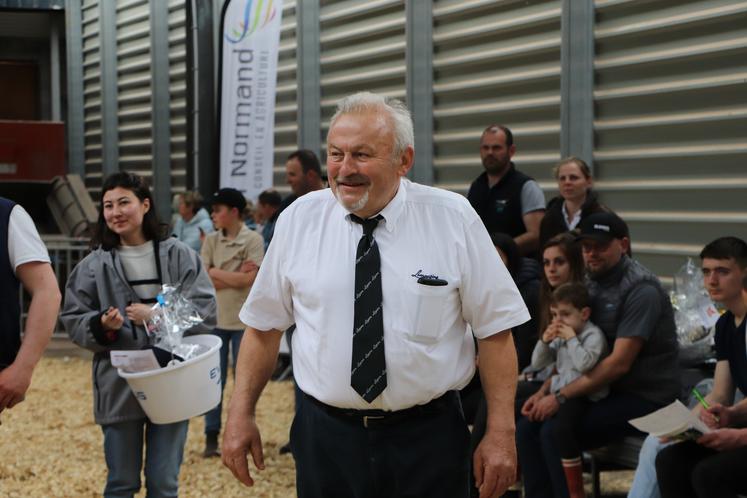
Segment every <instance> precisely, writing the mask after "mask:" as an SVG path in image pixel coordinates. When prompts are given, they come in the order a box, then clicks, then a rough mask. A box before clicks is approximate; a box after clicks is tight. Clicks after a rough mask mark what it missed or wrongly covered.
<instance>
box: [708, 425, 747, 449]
mask: <svg viewBox="0 0 747 498" xmlns="http://www.w3.org/2000/svg"><path fill="white" fill-rule="evenodd" d="M696 442H697V443H698V444H702V445H703V446H705V447H706V448H711V449H712V450H716V451H728V450H734V449H737V448H741V447H742V446H745V445H746V444H747V430H745V429H716V430H715V431H713V432H709V433H708V434H703V435H702V436H700V437H699V438H698V439H697V441H696Z"/></svg>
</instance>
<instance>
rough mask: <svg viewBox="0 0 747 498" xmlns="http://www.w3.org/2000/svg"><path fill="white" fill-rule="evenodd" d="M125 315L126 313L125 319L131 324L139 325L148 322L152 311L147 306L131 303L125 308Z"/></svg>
mask: <svg viewBox="0 0 747 498" xmlns="http://www.w3.org/2000/svg"><path fill="white" fill-rule="evenodd" d="M125 313H127V318H129V319H130V321H131V322H135V323H138V324H139V323H141V322H144V321H146V320H149V319H150V317H151V315H152V314H153V310H152V309H151V307H150V306H148V305H147V304H143V303H132V304H131V305H129V306H127V307H126V308H125Z"/></svg>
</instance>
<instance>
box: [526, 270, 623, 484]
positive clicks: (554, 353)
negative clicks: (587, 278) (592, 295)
mask: <svg viewBox="0 0 747 498" xmlns="http://www.w3.org/2000/svg"><path fill="white" fill-rule="evenodd" d="M589 304H590V303H589V293H588V292H587V291H586V287H584V285H583V284H581V283H577V282H574V283H567V284H563V285H561V286H559V287H558V288H557V289H555V291H554V292H553V293H552V298H551V302H550V316H551V318H552V321H551V322H550V325H548V327H547V329H545V331H544V332H543V334H542V337H541V338H540V340H539V341H537V345H536V346H535V347H534V351H533V352H532V364H531V368H532V369H533V370H535V371H539V370H542V369H543V368H546V367H547V366H549V365H553V364H554V373H553V375H552V376H551V377H550V378H549V379H547V380H546V381H545V383H544V384H542V387H540V389H539V391H537V392H536V393H535V394H533V395H532V396H530V397H529V398H528V399H527V400H526V402H524V404H523V405H522V407H521V415H523V416H525V417H527V418H529V419H530V420H537V421H541V420H543V419H544V418H545V416H544V415H543V414H541V413H537V412H536V410H535V409H536V405H537V402H538V401H539V400H540V399H541V398H542V397H544V396H548V395H554V396H556V398H557V400H558V403H559V404H560V409H559V410H558V412H557V413H556V414H555V418H556V420H557V424H556V428H557V429H558V430H557V431H555V434H554V435H555V439H556V442H557V447H558V450H559V451H560V455H561V458H562V462H563V470H564V471H565V475H566V480H567V482H568V490H569V493H570V496H571V498H578V497H583V496H584V487H583V467H582V462H581V447H580V446H579V442H578V441H579V437H578V434H577V427H578V422H580V421H581V419H582V416H583V413H584V411H585V410H586V407H587V406H588V404H589V403H593V402H595V401H599V400H600V399H602V398H604V397H605V396H607V394H608V392H609V388H608V387H606V386H605V387H604V388H603V389H600V390H599V391H597V392H595V393H593V394H591V395H589V396H588V397H586V398H583V397H581V398H574V399H565V398H564V397H563V396H562V395H559V394H558V392H559V391H560V389H561V388H563V387H565V386H566V385H568V384H570V383H571V382H573V381H574V380H576V379H577V378H579V377H580V376H582V375H583V374H584V373H585V372H588V371H589V370H591V369H592V368H593V367H594V366H595V365H596V364H597V363H598V362H599V360H601V359H602V358H603V357H604V355H606V354H607V352H608V347H607V341H606V339H605V337H604V333H603V332H602V331H601V329H600V328H599V327H597V326H596V325H594V324H593V323H591V322H590V321H589V315H590V314H591V308H590V307H589ZM519 384H520V387H519V392H522V386H521V384H523V382H520V383H519ZM525 392H526V391H525Z"/></svg>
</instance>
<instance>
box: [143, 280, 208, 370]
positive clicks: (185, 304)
mask: <svg viewBox="0 0 747 498" xmlns="http://www.w3.org/2000/svg"><path fill="white" fill-rule="evenodd" d="M157 300H158V303H157V304H155V305H154V306H153V313H152V315H151V318H150V319H149V320H147V321H146V329H147V330H148V334H150V335H151V336H152V337H153V344H154V345H155V346H157V347H159V348H161V349H164V350H166V351H169V352H171V353H172V354H173V355H175V356H180V357H181V358H183V359H185V360H188V359H190V358H192V357H194V356H197V355H199V354H200V346H198V345H197V344H183V343H182V338H183V337H184V332H185V331H187V330H189V329H191V328H192V327H194V326H195V325H197V324H199V323H202V321H203V318H202V317H201V316H200V314H199V313H198V312H197V308H195V307H194V305H192V303H191V302H189V300H187V299H186V298H185V297H184V296H182V294H181V293H180V292H179V286H178V285H171V284H164V285H163V286H162V287H161V293H160V294H158V296H157ZM172 361H176V360H172Z"/></svg>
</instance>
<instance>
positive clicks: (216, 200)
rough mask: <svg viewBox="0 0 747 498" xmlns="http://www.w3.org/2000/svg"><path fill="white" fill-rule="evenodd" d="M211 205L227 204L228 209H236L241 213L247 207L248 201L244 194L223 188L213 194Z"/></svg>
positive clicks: (233, 189)
mask: <svg viewBox="0 0 747 498" xmlns="http://www.w3.org/2000/svg"><path fill="white" fill-rule="evenodd" d="M210 204H211V205H213V204H225V205H226V206H228V207H235V208H237V209H238V210H239V212H241V211H243V210H244V208H245V207H246V199H245V198H244V194H242V193H241V192H239V191H238V190H236V189H235V188H222V189H220V190H218V191H217V192H216V193H214V194H213V196H212V197H211V198H210Z"/></svg>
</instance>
